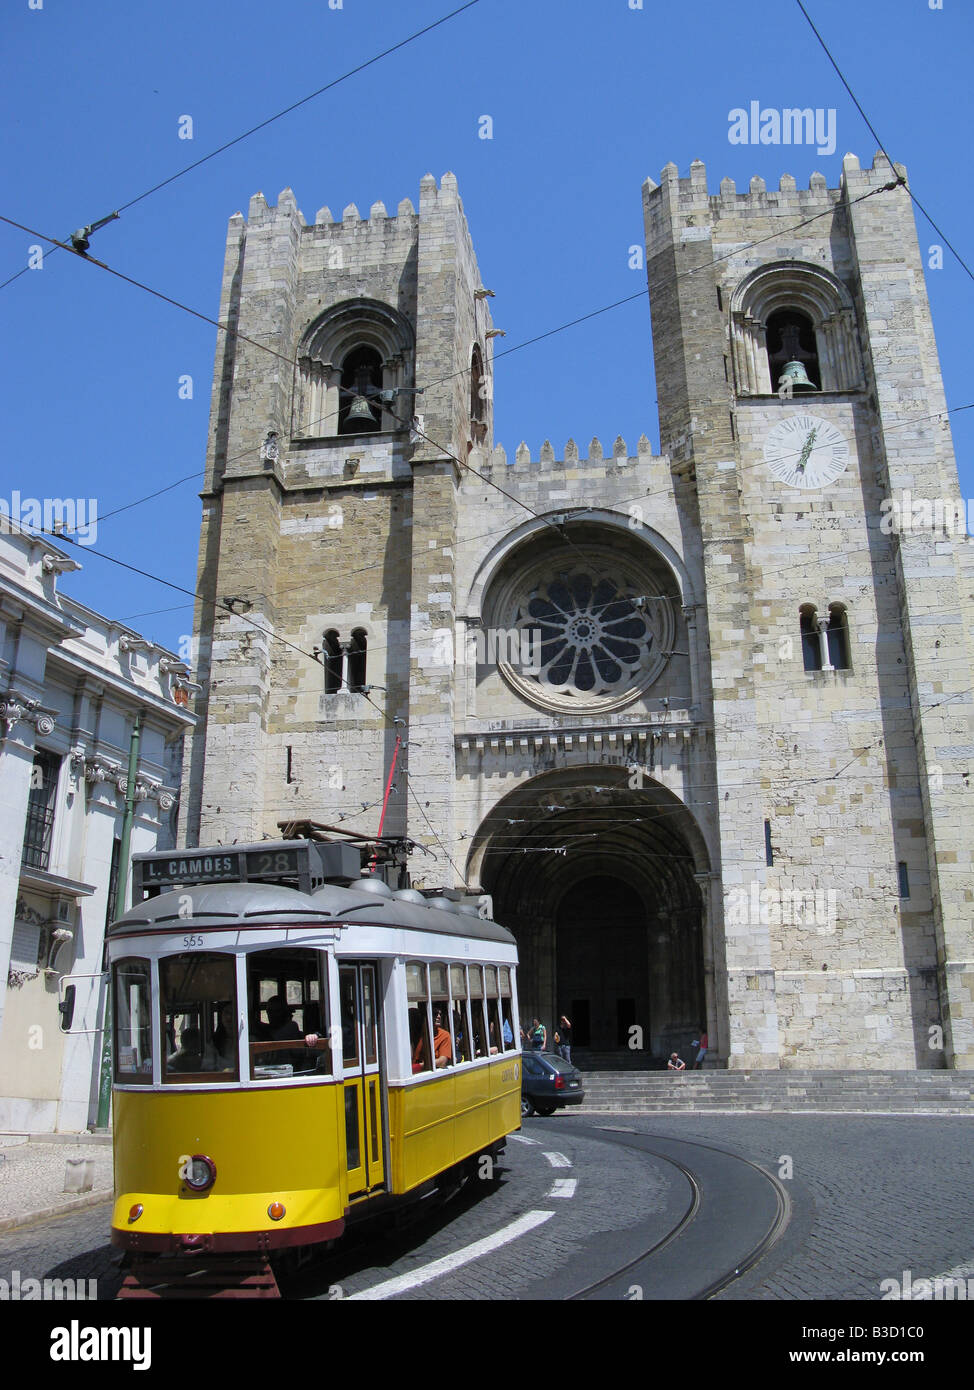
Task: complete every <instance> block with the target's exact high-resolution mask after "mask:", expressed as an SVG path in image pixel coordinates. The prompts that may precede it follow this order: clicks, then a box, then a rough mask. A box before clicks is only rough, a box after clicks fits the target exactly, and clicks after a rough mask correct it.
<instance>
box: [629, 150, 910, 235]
mask: <svg viewBox="0 0 974 1390" xmlns="http://www.w3.org/2000/svg"><path fill="white" fill-rule="evenodd" d="M905 178H906V170H905V168H904V167H903V165H901V164H896V165H893V166H892V167H891V166H890V164H889V162H888V160H887V159H886V156H885V155H884V154H883V153H882V151H877V152H876V155H875V157H874V159H873V163H872V165H871V166H870V167H869V168H868V169H862V168H861V167H860V164H859V160H858V158H857V157H856V156H855V155H854V154H847V155H846V156H845V158H844V159H843V161H842V176H841V178H840V181H839V186H838V187H837V188H830V187H829V185H828V180H827V179H826V177H825V175H824V174H821V173H818V172H816V173H813V174H812V175H811V176H810V178H809V180H808V186H807V188H799V187H798V184H797V182H796V180H795V178H794V177H793V175H791V174H787V173H785V174H782V175H781V176H780V177H779V179H778V186H777V188H768V186H767V184H766V182H765V180H764V179H763V178H761V177H760V176H759V175H755V176H754V177H753V178H752V179H751V181H750V183H749V185H748V187H747V189H746V190H743V191H739V190H738V188H737V184H736V183H735V181H734V180H733V179H731V178H724V179H722V180H721V182H720V187H719V191H718V192H717V193H715V194H712V193H710V191H709V190H708V187H707V169H706V166H705V165H704V163H703V161H702V160H694V162H693V163H692V164H691V165H690V170H689V173H688V175H687V177H686V178H681V177H680V172H679V170H678V168H677V166H676V165H675V164H673V163H670V164H667V165H665V166H664V168H663V170H662V172H661V173H660V181H659V183H657V182H656V181H655V180H654V179H651V178H648V179H646V181H645V183H644V184H643V210H644V215H645V220H646V235H647V251H648V254H649V255H652V254H654V252H655V250H657V249H659V247H660V246H662V245H663V244H664V243H665V242H666V241H667V240H668V239H669V237H670V235H671V230H672V227H673V226H674V225H676V224H678V225H679V227H680V232H679V239H680V241H681V242H683V243H686V242H689V241H697V240H701V239H706V238H707V236H708V225H713V226H714V228H715V233H716V227H717V224H720V223H722V222H729V221H730V222H733V221H734V220H735V219H741V220H746V221H747V222H748V224H749V226H750V228H752V229H753V228H754V226H755V218H759V219H763V218H767V219H769V224H771V225H773V223H774V220H775V219H778V218H783V219H789V220H791V221H793V222H795V223H797V222H799V221H802V220H803V219H807V218H812V217H815V216H816V215H818V214H822V213H827V212H828V211H830V210H831V209H833V208H836V207H838V206H839V205H840V204H841V203H843V202H844V201H845V200H846V198H847V197H849V198H852V197H855V196H857V195H858V194H859V192H860V191H862V190H864V189H871V188H880V187H883V186H884V185H886V184H887V183H890V182H895V181H898V180H902V179H905ZM829 221H830V220H829V219H828V218H826V217H823V218H822V220H821V223H820V226H819V233H820V234H821V235H823V236H824V235H827V233H828V228H829ZM807 230H808V229H806V231H807ZM811 230H812V231H814V225H813V227H812V229H811Z"/></svg>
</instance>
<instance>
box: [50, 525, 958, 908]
mask: <svg viewBox="0 0 974 1390" xmlns="http://www.w3.org/2000/svg"><path fill="white" fill-rule="evenodd" d="M40 534H43V535H51V536H56V535H57V533H55V532H53V531H42V532H40ZM62 539H63V538H62ZM91 553H92V554H95V555H98V556H99V558H101V559H105V560H109V561H110V562H111V563H113V564H117V565H120V566H122V568H124V569H127V570H129V571H131V572H132V573H135V574H141V575H142V576H143V577H145V578H147V579H153V580H155V581H156V582H157V583H159V584H163V585H165V586H166V587H167V588H170V589H175V590H177V592H180V593H185V594H193V593H194V591H191V590H188V589H184V588H183V587H182V585H179V584H175V583H173V582H172V581H171V580H168V579H162V578H161V577H160V576H159V575H154V574H152V573H150V572H149V571H147V570H142V569H139V568H138V567H137V566H135V565H130V564H128V563H127V562H126V561H124V560H119V559H117V557H115V556H111V555H106V554H105V553H104V552H103V551H92V552H91ZM194 596H195V597H199V598H200V599H202V601H203V602H205V603H209V604H211V605H212V606H214V607H219V608H222V609H224V610H225V611H227V612H229V613H231V614H233V616H234V617H238V618H241V619H243V621H245V622H247V623H249V625H250V626H251V627H253V628H255V629H256V631H258V632H261V633H263V634H264V635H265V636H266V637H269V638H270V639H271V640H272V641H275V642H280V643H281V644H282V645H283V646H285V647H288V648H290V649H291V650H292V651H296V652H298V653H299V654H300V655H301V656H304V657H306V658H307V660H309V661H314V662H315V664H316V665H317V664H319V663H318V662H317V659H316V658H315V657H314V655H313V654H312V653H311V652H308V651H305V650H304V648H303V647H299V646H297V645H296V644H295V643H293V642H289V641H287V639H286V638H284V637H280V636H278V635H277V634H276V633H273V632H270V631H269V630H268V629H267V628H263V627H261V626H260V624H259V623H257V622H255V621H254V620H253V619H250V618H248V617H247V615H246V614H245V613H237V612H236V611H235V610H234V609H233V608H232V607H231V606H229V605H227V604H225V603H221V602H220V601H219V600H218V599H205V598H203V596H202V595H198V594H196V595H194ZM965 669H966V666H965ZM342 683H343V684H346V682H345V681H344V680H343V682H342ZM351 693H355V694H360V695H362V696H363V697H364V699H365V700H366V701H367V703H368V704H370V705H372V707H373V709H375V711H376V712H377V713H378V714H379V715H380V716H381V717H382V718H383V719H384V720H385V721H386V724H387V725H391V726H392V727H395V721H394V718H393V717H392V716H390V715H387V714H386V713H385V711H384V710H382V709H381V708H380V707H379V706H378V705H377V704H376V703H375V701H374V700H372V699H370V698H369V696H368V693H367V692H365V691H355V692H351ZM971 694H974V686H972V687H969V688H968V689H966V690H960V691H956V692H954V694H952V695H949V696H947V697H946V698H944V699H942V700H938V701H936V702H934V703H933V704H931V705H922V706H921V709H922V710H924V711H925V710H927V709H937V708H939V707H940V706H941V705H944V704H950V703H952V702H953V701H954V700H958V699H961V698H962V697H964V696H966V695H971ZM677 727H678V726H677ZM885 744H886V737H885V735H884V736H882V737H880V738H879V739H876V740H874V741H873V742H872V743H870V744H866V745H865V747H864V748H862V749H859V750H857V751H856V752H855V753H853V755H852V757H851V758H850V759H849V760H848V761H847V762H846V763H844V764H843V766H842V767H841V768H839V769H837V770H836V771H834V772H832V773H829V774H826V775H823V776H820V777H801V778H792V779H784V780H781V779H776V781H775V787H776V788H777V787H788V786H792V787H798V786H811V785H815V784H817V783H820V782H835V781H837V780H838V779H839V778H840V777H843V776H844V774H845V772H846V769H847V768H849V767H851V766H852V764H853V763H855V762H858V760H859V759H860V758H862V757H864V756H865V755H866V753H869V752H871V751H873V750H874V749H876V748H879V747H882V746H885ZM708 762H714V763H716V760H715V759H708ZM607 766H608V765H607ZM612 766H616V765H615V764H613V765H612ZM878 775H881V772H880V771H878V770H877V772H873V773H867V774H866V775H865V777H860V778H857V779H856V780H857V781H864V780H869V779H871V778H874V777H876V776H878ZM404 776H405V777H406V790H407V794H408V795H410V796H412V798H413V800H414V801H415V802H416V806H417V808H418V810H419V811H420V814H421V815H422V817H423V819H424V820H425V821H426V824H427V827H428V828H429V831H430V833H431V835H432V836H433V838H434V840H435V841H436V843H437V844H438V845H439V847H440V849H441V850H442V852H443V854H444V856H445V858H446V860H447V862H448V863H449V864H450V865H451V867H452V868H453V870H454V872H455V873H456V874H457V877H458V878H459V879H460V880H461V881H462V882H463V883H464V885H465V886H466V887H468V889H469V884H468V883H467V879H466V876H465V875H464V874H463V873H462V872H461V871H460V870H459V868H458V867H457V865H456V864H455V863H454V861H453V859H452V858H451V857H450V854H449V852H448V850H447V849H446V847H445V845H444V844H443V842H442V840H441V839H440V837H439V835H438V834H437V832H436V829H435V827H434V826H433V825H432V823H431V822H430V819H429V817H428V816H427V814H426V810H425V808H424V807H423V805H422V803H421V802H420V800H419V798H418V796H417V794H416V792H415V791H414V790H413V787H412V784H411V781H410V774H409V769H408V762H407V765H406V767H405V769H404ZM659 785H661V786H663V787H664V788H665V784H664V783H660V784H659ZM752 785H753V780H750V781H747V782H728V781H715V782H706V783H703V784H701V785H700V786H699V787H698V788H697V789H698V790H700V791H708V790H713V791H717V792H720V791H732V790H736V789H737V788H739V787H742V786H752ZM590 786H591V784H590V783H587V782H579V783H578V784H577V787H575V788H573V787H571V786H569V787H567V788H565V789H566V790H575V789H578V790H588V789H590ZM700 804H707V805H713V804H714V803H713V802H707V803H700V802H697V801H694V802H690V803H685V806H686V807H687V808H688V807H690V806H693V805H700ZM579 809H585V808H579ZM610 809H614V808H610ZM646 809H647V810H649V809H653V808H646ZM659 809H660V814H668V813H669V812H671V811H672V813H673V814H674V815H676V814H680V813H681V812H682V811H683V810H684V804H681V805H680V806H676V807H672V808H669V807H664V808H659ZM457 843H460V841H459V840H458V841H457Z"/></svg>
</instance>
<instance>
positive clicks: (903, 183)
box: [795, 0, 974, 280]
mask: <svg viewBox="0 0 974 1390" xmlns="http://www.w3.org/2000/svg"><path fill="white" fill-rule="evenodd" d="M795 3H796V4H797V5H798V8H799V9H800V10H801V12H802V14H803V15H804V16H805V18H806V19H807V20H808V25H809V28H810V29H811V31H812V33H813V34H814V35H815V37H816V38H817V39H818V41H819V43H820V44H821V46H822V51H823V52H824V54H825V56H826V58H828V60H829V62H830V63H831V64H832V66H833V68H835V71H836V72H837V73H838V76H839V81H840V82H841V83H842V85H843V87H845V89H846V91H847V92H848V93H849V96H850V97H851V98H852V101H853V104H854V105H855V108H856V110H857V111H858V112H859V114H860V116H861V117H862V119H863V120H864V121H865V123H866V126H867V127H868V129H869V133H870V135H871V136H872V137H873V139H874V140H875V141H876V144H877V145H878V146H879V148H880V150H882V152H883V154H884V155H885V156H886V160H887V162H888V163H889V167H890V168H891V169H892V170H893V171H894V173H895V171H896V166H895V164H894V163H893V160H892V158H891V157H890V155H889V152H888V151H887V149H886V146H885V145H884V144H883V142H882V140H881V139H880V138H879V135H878V134H877V132H876V128H875V126H874V125H873V123H872V121H871V120H870V119H869V117H868V116H867V115H866V113H865V111H864V110H863V108H862V105H861V104H860V102H859V99H858V97H857V96H856V94H855V92H854V91H853V90H852V88H851V87H850V86H849V83H848V82H847V81H846V79H845V76H844V74H843V72H842V69H841V68H840V67H839V65H838V63H837V62H836V61H835V59H834V58H833V56H832V54H831V52H830V50H829V46H828V44H827V43H826V42H825V40H824V39H823V38H822V35H821V34H820V33H819V31H818V30H817V29H816V27H815V24H814V23H813V21H812V17H811V15H810V14H809V13H808V11H807V10H806V8H805V6H804V3H803V0H795ZM897 183H898V184H900V185H901V186H902V187H903V188H905V189H906V191H907V193H908V194H909V195H910V198H911V200H912V201H913V204H914V206H915V207H917V208H919V210H920V211H921V212H922V213H923V215H924V217H925V218H926V219H927V221H928V222H929V223H930V225H931V227H932V228H933V229H934V231H935V232H936V233H937V235H938V236H939V237H940V239H941V241H942V242H943V243H944V245H945V246H946V247H947V249H948V250H949V251H950V253H951V255H952V256H954V258H955V259H956V260H957V262H958V264H959V265H960V266H961V268H962V269H963V270H965V271H966V272H967V274H968V275H969V276H970V277H971V279H972V280H974V270H972V269H971V267H970V266H969V265H968V264H967V262H966V261H965V260H964V257H963V256H962V255H961V254H960V252H959V251H958V250H957V248H956V247H955V246H954V245H953V243H952V242H951V241H949V240H948V238H947V237H946V236H945V235H944V233H943V232H942V231H941V230H940V228H939V227H938V226H937V224H936V222H935V221H934V220H933V218H932V217H931V216H930V214H929V212H927V210H926V208H925V207H924V206H923V204H922V203H921V202H920V199H919V198H918V197H917V196H916V194H915V193H914V192H913V189H912V188H911V187H910V185H909V184H908V183H907V181H906V179H905V178H903V177H902V175H898V176H897Z"/></svg>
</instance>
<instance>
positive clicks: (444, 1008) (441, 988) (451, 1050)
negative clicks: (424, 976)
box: [429, 965, 457, 1067]
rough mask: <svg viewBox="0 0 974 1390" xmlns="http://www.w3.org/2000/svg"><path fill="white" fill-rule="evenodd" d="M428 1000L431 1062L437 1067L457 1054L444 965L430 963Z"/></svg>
mask: <svg viewBox="0 0 974 1390" xmlns="http://www.w3.org/2000/svg"><path fill="white" fill-rule="evenodd" d="M429 970H430V1000H431V1010H430V1012H431V1014H432V1016H433V1062H434V1064H435V1065H436V1066H437V1067H448V1066H451V1065H452V1064H453V1059H454V1057H455V1056H456V1055H457V1052H456V1038H455V1037H453V1035H452V1033H451V1028H450V990H449V985H448V984H447V971H446V966H445V965H431V966H430V968H429Z"/></svg>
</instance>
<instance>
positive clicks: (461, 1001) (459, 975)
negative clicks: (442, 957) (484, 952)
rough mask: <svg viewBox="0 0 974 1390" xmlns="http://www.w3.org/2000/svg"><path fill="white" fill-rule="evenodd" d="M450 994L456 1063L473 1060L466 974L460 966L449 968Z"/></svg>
mask: <svg viewBox="0 0 974 1390" xmlns="http://www.w3.org/2000/svg"><path fill="white" fill-rule="evenodd" d="M450 992H451V994H452V995H453V1012H452V1015H451V1019H452V1030H453V1040H454V1045H455V1047H456V1058H457V1061H458V1062H470V1061H472V1060H473V1049H472V1048H471V1046H470V1023H469V1020H468V1015H467V972H466V971H465V970H464V968H463V966H462V965H451V966H450Z"/></svg>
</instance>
